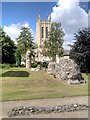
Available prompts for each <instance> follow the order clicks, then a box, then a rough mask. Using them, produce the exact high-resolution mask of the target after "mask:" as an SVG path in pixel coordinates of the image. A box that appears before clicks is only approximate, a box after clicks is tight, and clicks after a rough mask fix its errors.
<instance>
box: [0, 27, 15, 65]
mask: <svg viewBox="0 0 90 120" xmlns="http://www.w3.org/2000/svg"><path fill="white" fill-rule="evenodd" d="M0 44H1V45H2V63H9V64H13V63H15V62H16V61H15V49H16V47H15V44H14V41H13V40H11V38H10V37H9V36H8V35H6V34H5V32H4V31H3V30H2V29H1V28H0Z"/></svg>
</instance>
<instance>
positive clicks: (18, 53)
mask: <svg viewBox="0 0 90 120" xmlns="http://www.w3.org/2000/svg"><path fill="white" fill-rule="evenodd" d="M16 63H17V66H20V65H21V52H20V49H19V48H17V49H16Z"/></svg>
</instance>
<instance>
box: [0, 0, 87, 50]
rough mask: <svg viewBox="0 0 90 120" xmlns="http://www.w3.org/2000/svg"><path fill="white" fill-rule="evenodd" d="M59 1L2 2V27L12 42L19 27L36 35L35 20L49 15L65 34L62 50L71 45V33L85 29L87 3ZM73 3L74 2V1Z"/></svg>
mask: <svg viewBox="0 0 90 120" xmlns="http://www.w3.org/2000/svg"><path fill="white" fill-rule="evenodd" d="M67 1H68V2H67V4H66V1H65V0H59V1H58V2H57V3H56V2H24V3H23V2H3V3H2V27H3V29H4V31H5V32H6V34H8V35H9V36H10V37H11V38H12V39H13V40H14V41H15V38H17V37H18V35H19V34H20V29H21V26H26V27H30V30H31V32H32V34H33V35H34V39H35V34H36V19H37V16H38V15H39V14H40V17H41V20H45V19H46V18H47V16H48V15H49V14H51V20H52V22H61V25H62V29H63V31H64V33H65V37H64V45H63V46H64V48H65V49H67V48H68V46H67V45H68V44H72V43H73V33H75V32H77V30H78V29H79V28H83V27H87V23H88V22H87V20H88V3H87V2H82V3H79V1H78V0H76V2H72V1H73V0H67ZM74 1H75V0H74Z"/></svg>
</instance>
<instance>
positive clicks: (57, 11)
mask: <svg viewBox="0 0 90 120" xmlns="http://www.w3.org/2000/svg"><path fill="white" fill-rule="evenodd" d="M57 5H58V6H54V7H53V10H52V13H51V20H52V22H61V25H62V29H63V31H64V33H65V38H64V39H65V43H64V48H67V43H68V42H69V43H72V40H73V34H74V33H76V32H78V30H79V29H80V28H84V27H88V14H87V13H86V12H85V10H83V9H82V8H81V7H80V6H79V0H67V1H66V0H59V1H58V3H57Z"/></svg>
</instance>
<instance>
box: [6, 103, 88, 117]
mask: <svg viewBox="0 0 90 120" xmlns="http://www.w3.org/2000/svg"><path fill="white" fill-rule="evenodd" d="M89 108H90V106H88V105H85V104H71V105H62V106H61V105H58V106H55V107H24V106H20V107H15V108H12V109H11V110H10V111H9V112H8V114H7V115H8V117H15V116H21V115H32V114H39V113H52V112H54V113H57V112H58V113H59V112H72V111H80V110H89Z"/></svg>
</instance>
